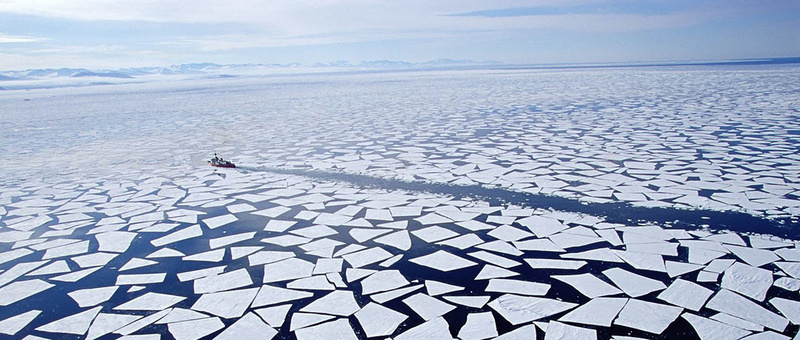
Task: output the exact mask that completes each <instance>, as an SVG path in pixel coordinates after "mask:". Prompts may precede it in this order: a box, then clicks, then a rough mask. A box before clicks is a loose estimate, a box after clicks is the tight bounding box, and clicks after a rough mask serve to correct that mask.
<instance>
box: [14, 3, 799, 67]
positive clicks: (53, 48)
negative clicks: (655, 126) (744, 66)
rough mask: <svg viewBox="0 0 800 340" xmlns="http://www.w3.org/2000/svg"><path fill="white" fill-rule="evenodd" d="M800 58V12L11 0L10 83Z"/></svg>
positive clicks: (708, 7) (715, 7) (775, 7)
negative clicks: (312, 69) (139, 75)
mask: <svg viewBox="0 0 800 340" xmlns="http://www.w3.org/2000/svg"><path fill="white" fill-rule="evenodd" d="M796 56H800V1H797V0H758V1H752V0H691V1H689V0H649V1H648V0H539V1H522V0H503V1H486V0H482V1H478V0H440V1H436V0H400V1H389V0H370V1H367V0H292V1H282V0H224V1H223V0H0V70H22V69H29V68H60V67H83V68H90V69H119V68H126V67H142V66H168V65H172V64H182V63H195V62H213V63H220V64H244V63H258V64H288V63H302V64H306V65H308V64H314V63H328V62H334V61H349V62H351V63H354V64H357V63H359V62H361V61H370V60H397V61H401V60H402V61H410V62H423V61H428V60H436V59H469V60H475V61H496V62H503V63H509V64H548V63H598V62H617V63H619V62H641V61H680V60H720V59H742V58H770V57H796Z"/></svg>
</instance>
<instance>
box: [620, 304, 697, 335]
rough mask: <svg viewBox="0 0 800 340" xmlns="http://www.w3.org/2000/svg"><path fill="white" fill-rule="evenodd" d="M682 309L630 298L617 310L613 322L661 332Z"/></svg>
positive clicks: (646, 330) (650, 331)
mask: <svg viewBox="0 0 800 340" xmlns="http://www.w3.org/2000/svg"><path fill="white" fill-rule="evenodd" d="M682 311H683V308H680V307H674V306H668V305H662V304H658V303H652V302H646V301H641V300H637V299H630V300H628V303H627V304H625V307H623V308H622V311H620V312H619V317H617V319H616V320H614V324H615V325H621V326H626V327H630V328H633V329H638V330H642V331H645V332H649V333H653V334H661V332H663V331H664V330H665V329H667V327H668V326H669V325H670V324H671V323H672V322H673V321H675V319H677V318H678V316H679V315H680V314H681V312H682Z"/></svg>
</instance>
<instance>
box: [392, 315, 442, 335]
mask: <svg viewBox="0 0 800 340" xmlns="http://www.w3.org/2000/svg"><path fill="white" fill-rule="evenodd" d="M394 339H395V340H419V339H425V340H453V337H452V336H451V335H450V325H448V324H447V321H445V320H444V318H442V317H441V316H440V317H438V318H435V319H433V320H429V321H426V322H425V323H423V324H421V325H419V326H416V327H414V328H411V329H409V330H407V331H405V332H403V333H401V334H400V335H398V336H396V337H394Z"/></svg>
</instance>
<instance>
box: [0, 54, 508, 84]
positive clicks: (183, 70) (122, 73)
mask: <svg viewBox="0 0 800 340" xmlns="http://www.w3.org/2000/svg"><path fill="white" fill-rule="evenodd" d="M493 65H494V66H497V65H502V63H500V62H493V61H489V62H478V61H473V60H454V59H437V60H431V61H426V62H421V63H412V62H407V61H393V60H373V61H362V62H360V63H358V64H353V63H350V62H349V61H334V62H330V63H316V64H312V65H303V64H300V63H292V64H215V63H192V64H181V65H172V66H169V67H136V68H123V69H118V70H90V69H84V68H59V69H52V68H47V69H29V70H22V71H0V81H11V80H25V79H46V78H59V77H72V78H80V77H96V78H117V79H125V78H135V77H140V76H146V75H158V74H161V75H175V74H184V75H187V74H225V73H238V72H239V71H246V70H247V69H293V68H295V69H296V68H308V69H323V68H325V69H330V68H345V69H438V68H463V67H479V66H493Z"/></svg>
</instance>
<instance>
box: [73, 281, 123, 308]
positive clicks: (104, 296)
mask: <svg viewBox="0 0 800 340" xmlns="http://www.w3.org/2000/svg"><path fill="white" fill-rule="evenodd" d="M117 289H119V286H109V287H99V288H87V289H79V290H76V291H72V292H69V293H67V295H69V297H71V298H72V299H73V300H75V302H77V303H78V306H80V307H81V308H83V307H90V306H95V305H98V304H100V303H103V302H106V301H108V299H110V298H111V296H112V295H114V293H116V292H117Z"/></svg>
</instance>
